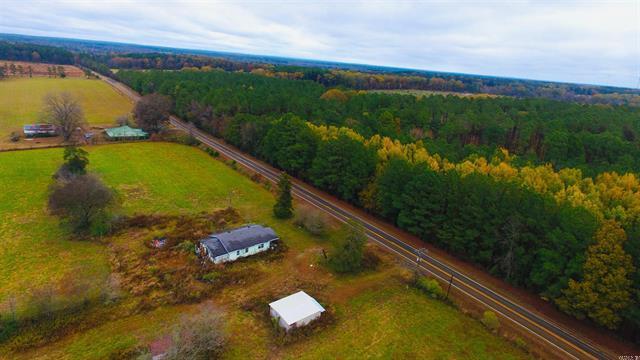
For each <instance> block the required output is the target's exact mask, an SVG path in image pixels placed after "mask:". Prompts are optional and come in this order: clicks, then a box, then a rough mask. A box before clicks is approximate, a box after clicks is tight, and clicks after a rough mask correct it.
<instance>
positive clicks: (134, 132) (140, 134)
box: [105, 125, 149, 140]
mask: <svg viewBox="0 0 640 360" xmlns="http://www.w3.org/2000/svg"><path fill="white" fill-rule="evenodd" d="M105 132H106V133H107V138H108V139H109V140H140V139H146V138H148V137H149V133H147V132H146V131H143V130H142V129H136V128H132V127H129V126H127V125H124V126H118V127H115V128H110V129H106V130H105Z"/></svg>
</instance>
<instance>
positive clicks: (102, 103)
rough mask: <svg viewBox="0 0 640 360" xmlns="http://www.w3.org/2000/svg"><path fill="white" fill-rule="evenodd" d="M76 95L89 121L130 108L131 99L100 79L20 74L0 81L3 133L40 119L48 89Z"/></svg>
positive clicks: (111, 119) (0, 126)
mask: <svg viewBox="0 0 640 360" xmlns="http://www.w3.org/2000/svg"><path fill="white" fill-rule="evenodd" d="M57 92H69V93H71V94H73V95H74V96H76V97H77V98H78V99H79V101H80V104H81V105H82V108H83V110H84V114H85V117H86V119H87V121H88V122H89V123H90V124H111V123H114V121H115V119H116V117H118V116H119V115H122V114H127V113H129V112H131V108H132V103H131V101H129V99H127V98H126V97H124V96H123V95H121V94H120V93H118V92H116V91H115V90H114V89H113V88H112V87H111V86H109V85H108V84H106V83H105V82H103V81H100V80H87V79H84V78H66V79H58V78H56V79H51V78H42V77H38V78H18V79H8V80H2V81H0V136H3V137H4V136H5V135H6V134H8V133H10V132H11V131H15V130H21V128H22V125H24V124H30V123H34V122H38V119H39V116H40V113H41V109H42V102H43V98H44V96H45V95H47V94H49V93H57Z"/></svg>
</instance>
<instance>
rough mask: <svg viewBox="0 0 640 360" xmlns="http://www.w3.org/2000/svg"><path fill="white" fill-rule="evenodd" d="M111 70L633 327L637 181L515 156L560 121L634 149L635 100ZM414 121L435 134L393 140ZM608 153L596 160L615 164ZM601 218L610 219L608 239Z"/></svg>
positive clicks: (253, 149) (426, 232)
mask: <svg viewBox="0 0 640 360" xmlns="http://www.w3.org/2000/svg"><path fill="white" fill-rule="evenodd" d="M118 76H119V77H120V78H121V79H122V80H123V81H125V82H127V83H128V84H129V85H131V86H132V87H133V88H134V89H136V90H138V91H141V92H142V93H152V92H159V93H162V94H165V95H168V96H171V97H172V98H173V99H174V101H175V112H177V113H178V114H179V115H181V116H183V117H184V118H186V119H188V120H189V121H191V122H193V123H194V124H195V125H197V126H198V127H200V128H202V129H205V130H206V131H209V132H211V133H213V134H215V135H217V136H221V137H223V138H225V139H226V140H227V141H228V142H229V143H232V144H234V145H236V146H237V147H239V148H240V149H242V150H244V151H246V152H249V153H251V154H254V155H256V156H258V157H260V158H262V159H265V160H266V161H268V162H270V163H272V164H274V165H275V166H277V167H279V168H281V169H283V170H285V171H287V172H288V173H290V174H293V175H295V176H297V177H300V178H303V179H305V180H307V181H309V182H311V183H313V184H314V185H316V186H318V187H319V188H322V189H324V190H326V191H328V192H330V193H332V194H335V195H336V196H339V197H341V198H343V199H345V200H348V201H350V202H352V203H354V204H356V205H359V206H362V207H364V208H365V209H367V210H368V211H371V212H373V213H375V214H378V215H380V216H382V217H384V218H386V219H388V220H389V221H391V222H393V223H395V224H397V225H398V226H400V227H402V228H404V229H406V230H408V231H410V232H412V233H414V234H416V235H418V236H419V237H420V238H422V239H424V240H425V241H428V242H431V243H434V244H436V245H438V246H439V247H442V248H444V249H447V250H448V251H450V252H451V253H454V254H456V255H457V256H459V257H461V258H464V259H468V260H470V261H472V262H474V263H476V264H478V265H481V266H482V267H484V268H485V269H487V270H488V271H489V272H490V273H492V274H494V275H496V276H499V277H501V278H503V279H505V280H507V281H509V282H511V283H513V284H516V285H518V286H522V287H524V288H527V289H530V290H532V291H535V292H537V293H539V294H542V295H543V296H546V297H548V298H549V299H552V300H553V301H555V302H556V303H557V304H558V306H559V307H560V308H561V309H563V310H564V311H567V312H568V313H571V314H574V315H575V316H577V317H580V318H582V317H588V318H589V319H591V320H593V321H595V322H597V323H599V324H601V325H603V326H606V327H609V328H622V329H623V330H624V332H625V333H626V334H633V333H638V331H637V330H639V329H640V321H639V320H640V319H639V317H638V313H639V309H638V293H639V292H638V289H640V281H639V280H640V275H639V272H638V271H637V270H636V269H638V268H640V267H639V266H638V265H640V264H639V263H638V260H639V259H640V252H639V249H640V201H639V200H638V199H639V198H640V180H639V179H638V178H636V177H635V176H634V175H633V174H626V175H618V174H617V173H610V172H605V173H603V174H601V175H599V176H598V177H597V178H595V180H594V179H592V178H588V177H583V175H582V172H581V171H580V170H579V169H574V168H565V169H563V170H560V171H557V170H554V169H553V167H551V166H534V165H523V164H522V163H524V162H526V161H525V160H523V159H522V158H524V159H526V160H531V159H534V160H535V159H537V160H539V161H545V160H547V158H546V157H545V156H547V155H548V154H549V149H550V148H552V147H551V145H554V144H555V145H557V146H560V145H561V144H562V142H566V141H567V140H566V138H562V139H560V140H557V141H558V142H557V143H554V142H545V141H549V139H554V138H556V139H558V138H561V137H562V136H561V135H560V134H563V132H564V135H565V136H584V137H585V139H587V140H588V139H594V138H595V139H598V138H599V137H604V138H605V139H606V140H607V141H605V142H603V144H604V145H602V146H601V148H599V150H598V151H594V152H593V153H589V154H590V155H589V156H595V157H603V156H606V154H607V153H608V151H614V150H612V149H615V146H611V144H610V143H611V142H613V143H616V142H618V141H619V142H620V143H621V144H627V145H625V146H629V147H628V148H625V150H624V151H637V150H636V149H637V143H636V140H635V138H632V135H629V134H627V135H626V137H625V132H627V133H631V132H632V133H633V134H635V132H636V131H637V125H638V124H637V118H636V116H637V113H636V112H635V110H633V109H629V108H603V107H596V106H584V105H574V104H567V103H560V102H554V101H549V100H516V99H507V98H498V99H486V100H478V99H463V98H457V97H442V96H435V97H430V98H424V99H416V98H413V97H407V96H388V95H380V94H358V93H348V92H347V93H345V92H340V91H338V92H336V91H331V92H327V91H326V88H324V87H323V86H321V85H319V84H317V83H316V82H312V81H304V80H302V81H300V80H296V81H294V80H285V79H277V78H268V77H264V76H256V75H251V74H246V73H241V74H229V73H224V72H180V73H176V72H153V71H151V72H144V73H138V72H126V71H124V72H121V73H119V74H118ZM372 114H373V115H372ZM305 120H309V121H305ZM327 125H328V126H327ZM331 125H345V126H349V127H334V126H331ZM420 125H422V126H423V127H421V126H420ZM418 127H420V128H421V131H420V132H419V131H417V130H415V129H416V128H418ZM354 129H355V131H354ZM417 133H423V134H424V133H433V135H432V137H433V139H430V138H429V137H428V136H427V137H423V140H424V142H421V141H418V142H407V143H402V142H401V141H399V140H407V139H409V140H411V138H410V136H416V135H418V134H417ZM412 134H413V135H412ZM384 135H390V136H391V137H387V136H384ZM633 136H635V135H633ZM505 137H506V138H505ZM425 144H426V145H425ZM506 145H508V146H506ZM425 146H426V147H425ZM499 146H500V147H503V146H504V148H499ZM427 148H429V149H431V148H434V149H438V150H442V149H443V150H444V151H442V154H440V155H438V154H433V153H432V152H431V153H430V152H429V151H427V150H426V149H427ZM457 148H462V149H464V152H461V153H457V152H456V149H457ZM536 148H539V149H538V150H536ZM450 149H452V150H450ZM508 149H511V150H512V151H513V152H515V153H521V154H522V157H521V158H520V157H514V156H513V154H512V153H510V152H509V150H508ZM540 149H542V150H540ZM585 149H590V147H585V146H584V144H583V145H582V146H581V147H578V149H574V147H572V146H568V147H567V151H579V150H580V151H583V155H582V156H584V154H585V152H584V151H585ZM537 151H538V152H539V153H538V152H537ZM484 153H486V154H489V153H491V154H490V156H483V154H484ZM441 155H444V156H441ZM467 155H470V156H467ZM556 156H557V159H558V162H559V164H556V165H559V166H569V165H571V163H570V161H575V162H576V163H577V164H578V165H581V166H583V167H584V168H585V169H591V168H593V166H594V161H593V158H591V162H589V161H588V160H587V159H586V158H585V159H584V160H583V161H576V158H577V157H574V158H572V157H571V156H569V155H567V154H563V153H558V155H556ZM447 157H449V158H447ZM567 158H568V160H567ZM486 159H490V160H486ZM611 160H615V157H611V158H609V159H607V161H606V162H604V161H603V162H602V164H601V165H602V168H601V169H602V170H607V169H611V168H615V166H617V164H616V162H615V161H611ZM598 161H601V160H598ZM634 166H635V165H634ZM610 222H612V223H613V224H614V225H612V226H617V229H619V231H617V232H615V234H617V235H616V236H609V237H606V236H604V235H603V234H608V233H612V231H610V230H607V227H606V226H609V225H607V224H609V223H610ZM611 258H619V259H620V261H617V262H618V263H620V264H623V265H624V264H626V265H624V269H623V268H621V267H616V269H617V270H615V274H616V276H613V277H611V278H610V281H608V282H607V284H606V285H605V286H597V287H595V288H594V283H593V282H594V280H593V279H596V278H602V277H603V276H605V275H607V274H608V271H609V270H608V269H609V268H611V264H610V261H609V259H611ZM627 262H628V263H627ZM629 264H632V265H629ZM627 265H629V266H627ZM612 295H616V296H612Z"/></svg>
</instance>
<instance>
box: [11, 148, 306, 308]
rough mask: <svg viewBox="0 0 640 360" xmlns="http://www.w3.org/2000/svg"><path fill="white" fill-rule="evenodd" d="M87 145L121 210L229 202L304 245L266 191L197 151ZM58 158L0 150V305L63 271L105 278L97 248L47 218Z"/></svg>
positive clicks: (196, 208) (103, 257) (47, 152)
mask: <svg viewBox="0 0 640 360" xmlns="http://www.w3.org/2000/svg"><path fill="white" fill-rule="evenodd" d="M88 150H89V153H90V155H89V156H90V161H91V164H90V165H89V169H90V171H94V172H96V173H98V174H100V175H101V176H102V177H103V179H104V180H105V181H106V182H107V184H109V185H111V186H112V187H114V188H115V189H116V190H117V191H118V192H119V193H120V195H121V197H122V199H123V203H122V207H123V209H122V210H123V212H125V213H128V214H133V213H169V214H175V213H192V212H200V211H211V210H215V209H219V208H223V207H226V206H227V204H229V201H230V202H231V204H232V205H233V206H234V207H236V208H238V209H239V210H240V212H241V214H242V216H243V218H244V219H245V221H247V222H260V223H266V224H269V225H271V226H273V227H274V228H275V229H276V231H278V232H279V233H280V234H281V235H282V237H283V238H288V239H290V241H288V245H289V246H290V247H292V248H294V249H296V248H297V249H299V248H301V247H302V246H304V242H302V240H300V236H298V235H297V233H298V231H297V230H296V228H294V227H292V226H290V225H288V223H285V222H281V221H277V220H275V219H272V217H271V206H272V202H273V196H272V195H271V194H270V193H269V192H268V191H267V190H265V189H264V188H262V187H260V186H258V185H256V184H255V183H253V182H252V181H251V180H249V179H248V178H246V177H243V176H241V175H239V174H238V173H236V172H235V171H233V170H232V169H230V168H229V167H227V166H226V165H224V164H222V163H221V162H218V161H214V160H212V159H211V158H210V157H209V156H208V155H207V154H205V153H204V152H202V151H200V150H197V149H194V148H190V147H186V146H179V145H175V144H166V143H136V144H119V145H109V146H97V147H91V148H88ZM61 159H62V150H61V149H43V150H30V151H17V152H8V153H0V166H2V171H1V172H0V188H2V189H4V191H2V192H0V218H2V219H3V221H2V222H0V239H1V240H2V241H0V303H1V302H2V301H3V300H5V298H6V297H8V296H9V295H14V296H18V297H19V296H20V295H21V294H24V293H26V292H27V291H28V290H30V289H33V288H35V287H38V286H40V285H42V284H44V283H46V282H51V281H53V282H55V281H58V280H60V279H62V278H63V277H64V275H65V274H66V273H68V272H76V271H78V270H81V271H82V273H83V274H86V275H87V276H91V277H92V278H95V279H96V280H98V279H104V278H106V275H107V273H108V262H107V254H106V253H105V249H104V246H102V245H99V244H96V243H90V242H79V241H74V240H69V237H68V234H66V233H65V232H64V231H63V230H62V229H60V227H59V226H58V222H57V219H56V218H54V217H51V216H49V215H47V211H46V202H47V187H48V185H49V183H50V179H51V174H53V172H54V171H55V169H56V168H57V167H58V166H59V164H60V163H61V162H62V160H61ZM294 234H295V236H294Z"/></svg>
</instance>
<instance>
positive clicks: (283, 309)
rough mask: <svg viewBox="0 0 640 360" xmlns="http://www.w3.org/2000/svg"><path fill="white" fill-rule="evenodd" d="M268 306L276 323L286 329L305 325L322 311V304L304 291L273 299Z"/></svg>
mask: <svg viewBox="0 0 640 360" xmlns="http://www.w3.org/2000/svg"><path fill="white" fill-rule="evenodd" d="M269 308H270V313H271V316H272V317H273V318H275V319H277V320H278V325H280V327H282V328H284V329H285V330H287V331H289V330H291V329H293V328H297V327H301V326H305V325H307V324H308V323H310V322H312V321H313V320H315V319H317V318H319V317H320V315H321V314H322V313H323V312H324V308H323V307H322V305H320V304H319V303H318V302H317V301H316V299H314V298H312V297H311V296H309V295H307V293H305V292H304V291H298V292H297V293H295V294H293V295H289V296H287V297H285V298H282V299H280V300H278V301H274V302H272V303H271V304H269Z"/></svg>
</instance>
